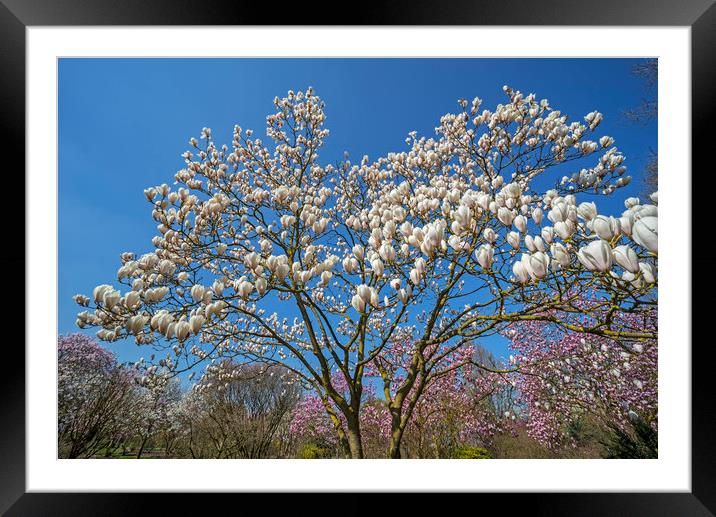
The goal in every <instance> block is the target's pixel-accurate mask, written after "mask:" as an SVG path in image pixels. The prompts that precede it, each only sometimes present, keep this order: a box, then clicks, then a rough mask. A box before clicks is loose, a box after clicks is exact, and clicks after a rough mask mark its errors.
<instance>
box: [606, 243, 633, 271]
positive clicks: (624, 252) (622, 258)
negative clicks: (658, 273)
mask: <svg viewBox="0 0 716 517" xmlns="http://www.w3.org/2000/svg"><path fill="white" fill-rule="evenodd" d="M612 253H613V254H614V260H615V261H616V263H617V264H619V265H620V266H621V267H623V268H624V269H626V270H627V271H629V272H630V273H638V272H639V257H638V256H637V254H636V252H635V251H634V250H633V249H632V248H630V247H629V246H627V245H626V244H622V245H621V246H617V247H615V248H614V249H613V250H612Z"/></svg>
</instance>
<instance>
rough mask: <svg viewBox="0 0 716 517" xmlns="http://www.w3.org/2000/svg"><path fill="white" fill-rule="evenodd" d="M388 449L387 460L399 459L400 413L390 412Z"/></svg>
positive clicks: (401, 434)
mask: <svg viewBox="0 0 716 517" xmlns="http://www.w3.org/2000/svg"><path fill="white" fill-rule="evenodd" d="M390 428H391V433H390V448H389V449H388V458H390V459H394V460H399V459H400V441H401V440H402V439H403V428H402V426H401V425H400V413H398V412H397V411H396V412H392V418H391V423H390Z"/></svg>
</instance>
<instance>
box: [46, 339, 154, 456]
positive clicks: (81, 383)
mask: <svg viewBox="0 0 716 517" xmlns="http://www.w3.org/2000/svg"><path fill="white" fill-rule="evenodd" d="M57 379H58V386H57V411H58V437H59V446H60V457H67V458H86V457H91V456H93V455H95V454H97V453H99V452H100V451H102V450H105V449H110V448H114V447H117V446H118V445H120V444H122V443H124V442H126V441H127V440H129V439H130V438H131V437H132V436H133V435H134V433H135V431H136V429H137V426H136V420H135V417H136V416H137V414H138V413H139V412H140V410H141V407H142V405H141V400H140V397H139V396H138V389H139V387H138V385H137V383H136V374H135V372H134V371H133V370H132V369H131V368H130V369H128V368H124V367H122V366H121V365H119V364H118V363H117V360H116V358H115V356H114V354H112V353H111V352H109V351H108V350H105V349H104V348H102V347H101V346H100V345H99V343H97V342H96V341H95V340H93V339H92V338H90V337H88V336H85V335H83V334H70V335H66V336H60V337H59V338H58V340H57Z"/></svg>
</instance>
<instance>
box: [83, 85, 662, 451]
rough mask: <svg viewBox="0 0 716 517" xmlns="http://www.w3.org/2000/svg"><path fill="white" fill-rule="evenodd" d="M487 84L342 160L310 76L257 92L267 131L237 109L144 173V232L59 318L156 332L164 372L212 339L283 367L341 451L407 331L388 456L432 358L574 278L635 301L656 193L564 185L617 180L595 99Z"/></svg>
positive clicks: (650, 279)
mask: <svg viewBox="0 0 716 517" xmlns="http://www.w3.org/2000/svg"><path fill="white" fill-rule="evenodd" d="M505 93H506V95H507V97H506V102H505V103H504V104H500V105H498V106H497V107H496V108H495V109H494V110H488V109H483V108H482V106H481V101H480V99H478V98H475V99H474V100H473V101H472V102H468V101H466V100H461V101H460V102H459V110H458V111H457V113H450V114H446V115H445V116H443V117H442V118H441V119H440V121H439V123H438V126H437V127H436V131H435V135H434V136H431V137H426V136H418V135H417V134H416V133H415V132H412V133H410V135H409V137H408V138H407V140H406V144H407V149H405V150H403V151H396V152H392V153H388V154H387V155H386V156H383V157H378V158H377V159H375V160H372V161H371V160H370V159H369V158H368V157H367V156H364V157H363V158H362V159H361V160H360V161H359V162H358V163H352V162H351V161H349V160H348V159H346V160H344V161H343V162H341V163H340V164H338V165H332V164H330V163H328V162H329V161H330V160H325V159H323V158H322V156H321V153H322V151H323V150H322V148H323V146H324V142H325V140H326V138H327V137H328V129H326V127H325V121H326V114H325V110H324V104H323V102H322V101H321V99H320V98H319V97H318V96H317V95H316V94H315V93H314V91H313V90H312V89H310V88H309V89H308V90H307V91H305V92H297V93H296V92H289V93H288V95H287V96H286V97H284V98H278V97H277V98H275V99H274V108H275V109H274V111H273V113H271V114H269V116H268V117H267V127H266V134H267V137H268V142H264V141H263V140H262V139H260V138H257V137H255V136H254V134H253V132H252V131H251V130H245V129H244V128H242V127H240V126H236V127H235V128H234V133H233V137H232V139H231V142H230V144H229V145H219V144H217V143H215V142H214V139H213V135H212V132H211V130H210V129H208V128H204V129H203V130H202V133H201V138H200V139H198V140H197V139H195V138H192V139H191V140H190V145H191V149H190V150H189V151H186V152H185V153H184V155H183V157H184V160H185V165H184V167H183V168H182V169H181V170H179V171H178V172H177V173H176V174H175V176H174V180H175V182H176V183H177V184H178V185H179V187H178V188H176V189H175V190H172V189H171V188H170V187H169V186H168V185H167V184H163V185H160V186H157V187H151V188H148V189H146V190H145V195H146V197H147V200H148V201H149V203H150V204H151V207H152V217H153V218H154V220H155V221H156V223H157V229H158V235H157V236H156V237H154V239H153V240H152V245H153V250H152V251H150V252H148V253H145V254H144V255H141V256H139V257H137V256H135V255H134V254H133V253H125V254H123V255H122V264H121V267H120V268H119V270H118V272H117V281H118V282H119V284H120V287H119V288H116V287H115V286H113V285H110V284H103V285H100V286H97V287H96V288H95V289H94V291H93V293H92V294H91V296H85V295H77V296H76V297H75V299H76V301H77V302H78V303H79V304H80V305H82V306H84V307H86V308H87V309H86V310H83V311H82V312H81V313H80V314H79V315H78V319H77V324H78V325H79V326H80V327H83V328H84V327H98V328H99V330H98V332H97V335H98V337H99V338H100V339H102V340H106V341H114V340H116V339H120V338H124V337H133V338H134V339H135V340H136V342H137V343H138V344H140V345H144V344H149V345H152V346H154V347H155V348H164V349H165V350H166V354H165V355H164V357H162V358H161V359H160V362H161V367H162V368H161V369H160V371H162V370H164V371H166V372H168V373H169V374H177V373H179V372H181V371H184V370H187V369H190V368H193V367H195V366H196V365H198V364H199V363H202V362H204V361H206V360H211V359H222V358H234V359H236V360H239V361H253V362H259V363H264V364H280V365H283V367H285V368H290V369H291V370H292V371H293V372H294V373H295V374H296V375H298V376H299V377H300V378H301V381H302V382H303V383H304V384H305V385H306V386H309V387H310V388H311V389H312V390H313V391H314V392H315V393H317V394H318V397H319V399H320V400H321V402H322V404H323V407H324V409H325V410H326V414H327V415H328V417H329V419H330V420H331V421H332V422H333V426H334V430H335V432H336V435H337V439H338V441H339V443H340V444H341V447H342V448H343V449H344V451H345V454H346V455H347V456H349V457H353V458H360V457H363V456H364V453H363V447H362V438H361V427H360V412H361V404H362V401H363V400H364V397H363V392H364V389H365V376H366V370H367V369H368V368H372V367H373V365H374V363H375V361H376V360H377V359H378V358H379V357H381V356H382V355H383V354H385V353H389V350H388V349H390V348H391V347H394V346H398V344H399V343H401V342H404V341H405V340H409V341H410V342H411V343H412V344H411V349H410V351H409V352H408V353H409V354H411V355H410V359H409V361H407V363H406V364H405V366H404V373H403V374H402V375H401V376H400V378H399V380H390V388H389V390H388V391H389V392H390V397H389V401H388V408H387V409H388V411H389V413H390V415H391V416H390V420H391V442H392V443H391V446H390V448H389V456H390V457H393V458H397V457H400V440H401V438H402V434H403V431H404V429H405V426H406V423H407V422H408V421H409V420H410V418H411V416H412V412H413V411H414V409H415V407H416V405H417V403H418V400H419V399H420V397H421V395H422V393H423V391H424V389H425V386H426V384H427V382H426V380H427V378H428V377H429V375H430V374H427V373H426V368H428V367H429V365H430V364H435V365H436V366H435V368H437V363H439V362H440V361H439V359H440V358H441V357H446V356H447V355H449V354H450V353H451V351H456V350H459V349H460V348H462V347H464V346H467V345H468V344H469V343H471V342H473V341H476V340H479V338H480V337H483V336H485V335H489V334H490V333H494V332H496V331H498V330H499V328H500V327H501V326H503V325H505V324H506V323H509V322H513V321H517V320H530V319H535V318H544V317H546V316H545V314H547V313H545V309H548V308H564V307H569V306H571V305H572V304H573V302H574V301H575V300H578V299H579V297H580V296H581V293H583V292H584V291H585V290H591V291H597V292H599V293H600V297H601V299H602V300H603V301H604V304H606V305H608V306H610V307H625V308H626V309H628V310H629V311H632V312H638V311H639V310H640V308H641V304H642V300H643V299H644V298H645V297H648V296H649V293H650V292H651V291H652V290H653V289H654V287H655V285H656V280H657V275H656V257H657V207H656V206H655V204H642V203H641V201H640V200H637V199H629V200H627V211H626V212H624V213H623V214H622V215H621V216H617V217H614V216H607V215H602V214H599V213H598V210H597V207H596V204H594V203H593V202H589V201H583V202H582V203H578V199H577V198H578V196H579V197H585V198H586V197H587V196H589V195H608V194H612V193H613V192H614V191H616V190H617V189H618V188H619V187H622V186H624V185H626V184H628V182H629V177H628V176H626V175H625V170H626V169H625V167H624V165H623V161H624V156H623V155H622V154H621V153H620V152H619V151H618V149H617V148H616V147H615V146H614V145H613V143H614V141H613V139H612V138H611V137H609V136H606V135H603V136H600V135H598V134H597V129H598V126H599V123H600V122H601V120H602V115H601V114H600V113H598V112H596V111H594V112H591V113H589V114H587V115H586V116H585V117H584V118H583V119H576V120H574V121H570V120H569V119H568V117H567V116H566V115H564V114H562V113H561V112H560V111H559V110H557V109H554V108H553V107H552V106H551V105H550V103H549V102H548V101H547V100H546V99H542V100H539V99H537V98H536V96H535V95H533V94H529V95H524V94H522V93H521V92H519V91H515V90H512V89H510V88H507V87H505ZM652 201H653V202H654V203H656V195H655V194H654V195H653V199H652ZM549 317H550V318H551V316H549ZM553 323H555V324H560V322H559V321H553ZM569 325H570V328H571V330H573V331H575V332H589V333H593V334H595V335H602V336H607V337H616V336H618V335H619V334H620V332H621V331H619V330H615V329H613V328H611V326H610V324H609V321H608V320H607V321H605V322H598V323H596V324H591V325H590V326H580V325H578V324H573V323H569ZM648 333H649V331H647V330H641V329H637V330H634V331H631V334H630V336H629V337H632V338H634V337H638V336H644V335H646V334H648ZM401 353H402V352H401ZM375 367H376V368H379V367H378V366H377V365H375ZM335 372H337V373H338V375H337V376H336V375H334V373H335ZM337 378H341V379H342V380H341V382H345V385H346V389H345V390H343V389H339V388H338V387H337V386H336V385H335V384H334V381H335V379H337ZM343 421H344V422H345V425H339V424H340V423H341V422H343Z"/></svg>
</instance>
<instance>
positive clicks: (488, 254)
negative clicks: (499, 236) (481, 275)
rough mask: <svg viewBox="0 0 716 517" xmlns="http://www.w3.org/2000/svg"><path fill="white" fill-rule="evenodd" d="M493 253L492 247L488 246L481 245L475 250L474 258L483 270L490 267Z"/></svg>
mask: <svg viewBox="0 0 716 517" xmlns="http://www.w3.org/2000/svg"><path fill="white" fill-rule="evenodd" d="M493 254H494V251H493V249H492V246H491V245H489V244H483V245H482V246H480V247H479V248H478V249H477V250H475V257H476V258H477V263H478V264H480V266H482V267H483V268H484V269H490V267H491V266H492V257H493Z"/></svg>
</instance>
